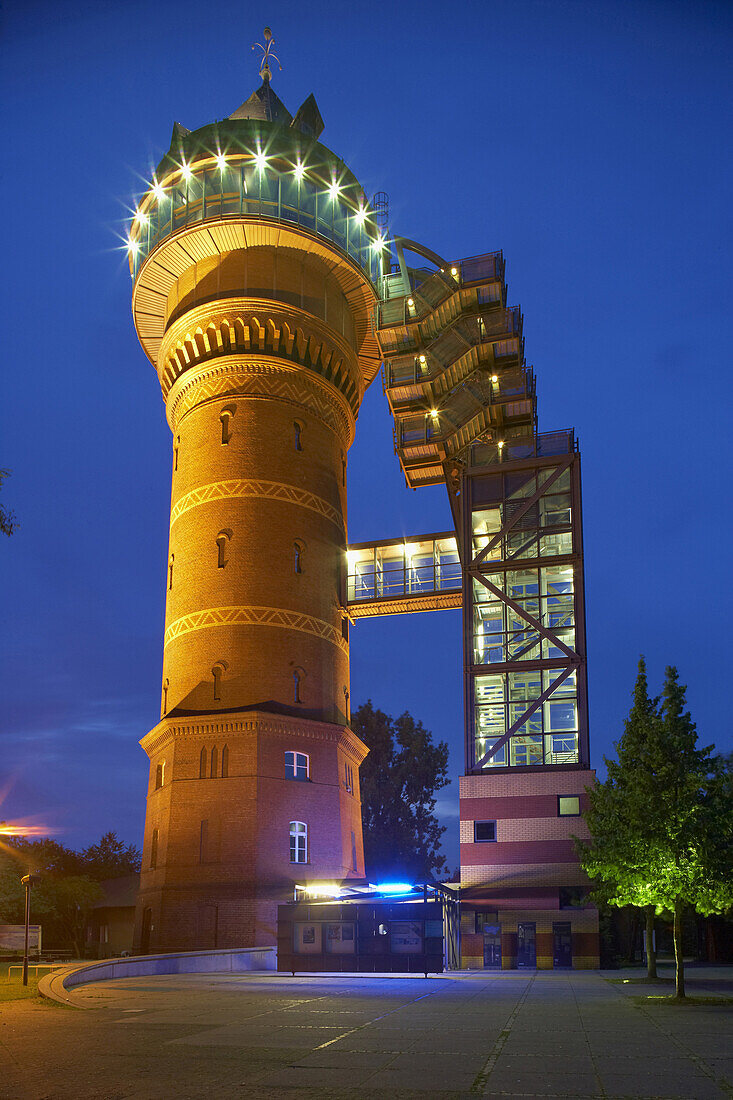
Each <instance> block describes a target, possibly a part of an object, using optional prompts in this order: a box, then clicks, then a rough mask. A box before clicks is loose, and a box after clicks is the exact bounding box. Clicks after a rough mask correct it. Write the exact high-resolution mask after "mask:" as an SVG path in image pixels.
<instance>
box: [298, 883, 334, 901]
mask: <svg viewBox="0 0 733 1100" xmlns="http://www.w3.org/2000/svg"><path fill="white" fill-rule="evenodd" d="M305 892H306V894H307V895H308V897H309V898H340V897H341V887H340V886H339V885H338V884H337V883H335V882H320V883H318V884H317V885H314V886H306V888H305Z"/></svg>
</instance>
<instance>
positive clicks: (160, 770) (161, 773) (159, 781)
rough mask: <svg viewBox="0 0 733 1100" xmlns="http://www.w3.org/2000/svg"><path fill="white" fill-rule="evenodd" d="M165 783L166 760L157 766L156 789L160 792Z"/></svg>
mask: <svg viewBox="0 0 733 1100" xmlns="http://www.w3.org/2000/svg"><path fill="white" fill-rule="evenodd" d="M164 782H165V760H164V761H163V762H162V763H161V764H156V765H155V789H156V791H159V790H160V788H161V787H162V786H163V783H164Z"/></svg>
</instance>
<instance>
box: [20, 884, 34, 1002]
mask: <svg viewBox="0 0 733 1100" xmlns="http://www.w3.org/2000/svg"><path fill="white" fill-rule="evenodd" d="M38 878H39V876H38V875H24V876H23V878H22V879H21V880H20V881H21V882H22V883H23V885H24V886H25V948H24V951H23V985H28V934H29V930H30V922H31V886H33V885H34V884H35V883H36V882H38Z"/></svg>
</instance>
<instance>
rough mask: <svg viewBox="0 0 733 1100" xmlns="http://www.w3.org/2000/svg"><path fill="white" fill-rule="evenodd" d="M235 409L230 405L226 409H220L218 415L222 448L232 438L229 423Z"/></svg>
mask: <svg viewBox="0 0 733 1100" xmlns="http://www.w3.org/2000/svg"><path fill="white" fill-rule="evenodd" d="M235 411H236V409H235V407H234V406H233V405H230V406H229V407H228V408H226V409H222V410H221V413H220V414H219V420H220V421H221V442H222V446H226V445H227V443H228V442H229V440H230V439H231V438H232V428H231V424H230V421H231V419H232V417H233V416H234V413H235Z"/></svg>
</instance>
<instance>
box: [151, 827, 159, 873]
mask: <svg viewBox="0 0 733 1100" xmlns="http://www.w3.org/2000/svg"><path fill="white" fill-rule="evenodd" d="M157 866H158V830H157V829H153V835H152V836H151V838H150V868H151V870H152V869H153V868H154V867H157Z"/></svg>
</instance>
